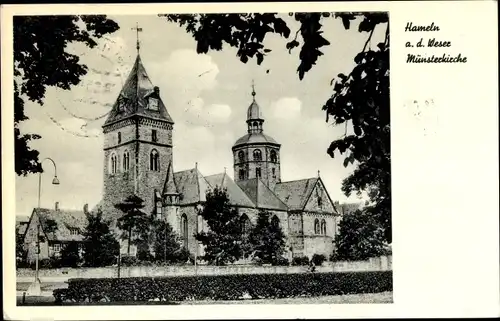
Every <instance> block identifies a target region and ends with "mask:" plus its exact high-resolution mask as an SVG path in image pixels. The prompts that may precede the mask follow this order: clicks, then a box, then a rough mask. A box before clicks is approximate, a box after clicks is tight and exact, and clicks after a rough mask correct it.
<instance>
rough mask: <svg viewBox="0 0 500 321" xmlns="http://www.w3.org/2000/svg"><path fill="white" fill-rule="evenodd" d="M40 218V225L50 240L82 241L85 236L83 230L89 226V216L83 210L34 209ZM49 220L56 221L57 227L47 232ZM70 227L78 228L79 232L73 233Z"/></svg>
mask: <svg viewBox="0 0 500 321" xmlns="http://www.w3.org/2000/svg"><path fill="white" fill-rule="evenodd" d="M34 212H35V213H36V215H37V216H38V217H39V219H40V225H41V228H42V230H43V231H44V232H46V235H47V238H48V239H49V240H50V241H55V240H57V241H81V240H83V236H82V235H81V234H80V233H81V231H83V230H84V229H85V227H86V226H87V216H86V215H85V213H84V212H83V211H74V210H63V209H60V210H54V209H47V208H36V209H35V210H34ZM49 221H54V222H55V223H56V224H57V228H56V229H55V230H54V231H53V232H50V233H47V226H48V224H49ZM70 229H78V230H79V234H77V235H71V231H70Z"/></svg>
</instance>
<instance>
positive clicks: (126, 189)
mask: <svg viewBox="0 0 500 321" xmlns="http://www.w3.org/2000/svg"><path fill="white" fill-rule="evenodd" d="M242 121H243V120H242ZM245 121H246V123H247V128H248V130H247V133H246V134H245V135H243V136H242V137H241V138H239V139H238V140H237V141H236V142H235V143H234V145H233V147H232V152H233V162H234V166H233V173H234V179H233V178H231V177H230V176H229V175H228V174H227V173H226V172H225V171H224V172H223V173H219V174H214V175H203V174H202V173H201V172H200V171H199V170H198V168H197V166H195V167H194V168H192V169H189V170H184V171H180V172H175V171H174V167H173V152H172V147H173V144H174V141H173V137H172V131H173V128H174V121H173V120H172V118H171V116H170V114H169V113H168V111H167V108H166V107H165V105H164V103H163V101H162V99H161V95H160V89H159V88H158V87H156V86H154V85H153V84H152V82H151V81H150V79H149V77H148V75H147V73H146V70H145V68H144V66H143V64H142V61H141V57H140V55H139V54H138V55H137V58H136V60H135V63H134V66H133V68H132V70H131V72H130V75H129V76H128V78H127V80H126V82H125V85H124V87H123V88H122V91H121V92H120V95H119V97H118V99H117V100H116V102H115V104H114V105H113V108H112V110H111V112H110V113H109V115H108V118H107V119H106V121H105V123H104V125H103V133H104V146H103V149H104V160H103V170H104V182H103V186H104V188H103V198H102V200H101V201H100V202H99V204H98V205H97V206H96V207H95V208H94V209H93V210H92V212H95V211H97V210H101V211H102V213H103V216H104V217H105V218H106V219H109V220H110V221H111V222H112V228H113V229H114V230H115V232H116V233H117V237H118V234H119V233H120V231H119V230H118V229H117V228H116V220H117V219H118V218H119V217H120V216H121V215H123V213H121V212H120V211H119V210H117V209H116V208H115V207H114V205H115V204H117V203H119V202H121V201H123V200H124V199H125V198H126V197H127V196H130V195H131V194H134V193H135V194H136V195H137V196H139V197H140V198H142V199H143V200H144V204H145V207H144V209H143V210H144V212H145V213H147V214H149V215H156V216H157V217H159V218H162V219H164V220H166V221H167V222H169V223H170V225H171V226H172V228H173V230H174V231H175V232H177V233H178V234H179V235H180V236H181V239H182V243H183V246H184V247H186V248H187V249H189V251H190V252H191V253H193V254H197V255H199V256H201V255H203V247H202V246H201V244H199V243H198V242H197V241H196V239H195V234H196V233H197V232H200V231H203V230H206V229H207V225H206V222H204V220H203V219H202V218H201V216H200V215H199V213H200V212H201V209H202V207H203V204H204V202H205V195H206V193H207V192H208V191H209V190H211V189H213V188H215V187H222V188H226V189H227V192H228V196H229V200H230V202H231V204H232V206H234V207H235V208H237V209H238V213H239V215H240V216H241V221H242V233H247V232H249V231H250V229H251V227H252V225H255V223H256V221H257V217H258V213H259V211H261V210H266V211H269V212H270V214H271V215H270V217H271V220H273V222H274V223H276V224H279V225H280V226H281V228H282V230H283V232H284V234H285V236H286V256H288V257H289V258H292V257H297V256H308V257H312V255H314V254H323V255H325V256H326V257H327V258H328V257H329V256H330V254H331V253H332V252H333V247H334V239H335V235H336V233H337V226H338V221H339V219H340V215H339V211H338V210H337V206H336V204H334V202H333V201H332V200H331V198H330V196H329V194H328V191H327V190H326V188H325V185H324V184H323V181H322V179H321V177H320V175H319V172H318V175H317V176H316V177H310V178H305V179H301V180H295V181H283V180H282V177H281V162H282V159H281V156H280V148H281V145H280V144H279V143H278V142H277V141H276V140H274V139H273V138H272V137H270V136H269V135H267V134H265V133H264V122H265V120H264V117H263V115H262V113H261V110H260V106H259V105H258V103H257V101H256V93H255V90H252V101H251V103H250V105H249V107H248V110H247V119H246V120H245ZM178 143H183V142H178ZM195 161H196V160H193V163H194V162H195ZM47 213H48V214H47ZM59 213H60V210H59V211H56V210H54V211H52V210H49V211H47V210H46V209H35V210H34V212H33V214H32V217H31V219H30V223H29V227H28V228H27V234H26V237H27V239H26V240H25V242H29V240H31V239H32V238H33V235H32V234H33V233H36V228H35V226H37V224H35V222H36V220H38V219H40V217H46V216H47V215H49V216H51V217H52V216H54V217H57V215H58V214H59ZM58 217H59V220H62V219H66V218H67V219H68V220H70V221H72V222H74V223H73V224H74V225H78V226H77V227H75V231H79V230H81V229H82V226H84V223H85V217H86V216H85V213H84V212H81V213H80V212H79V213H67V215H59V216H58ZM42 219H43V218H42ZM31 221H32V222H31ZM76 222H77V223H76ZM70 225H71V224H70ZM41 226H42V229H43V222H42V224H41ZM67 226H69V225H67V224H65V223H64V222H62V221H61V227H60V228H61V229H62V230H64V229H65V228H66V229H67ZM58 228H59V224H58ZM64 233H66V234H67V233H69V234H70V235H67V237H66V236H64V235H66V234H64V235H59V234H60V233H59V234H57V233H56V234H57V235H59V236H58V237H53V240H57V239H58V238H59V239H60V240H61V242H64V240H65V237H66V238H67V239H68V240H69V239H74V240H80V239H79V237H80V238H81V235H79V236H77V235H73V236H72V235H71V233H72V232H71V231H69V232H67V231H64ZM56 234H54V235H56ZM28 239H29V240H28ZM58 242H59V241H58ZM125 243H126V242H125V241H124V242H122V252H123V253H125V252H126V248H127V245H126V244H125ZM54 244H55V243H54ZM42 251H43V252H44V253H45V252H46V253H47V256H50V253H49V252H50V244H47V249H46V250H45V249H44V250H42ZM31 256H32V255H31Z"/></svg>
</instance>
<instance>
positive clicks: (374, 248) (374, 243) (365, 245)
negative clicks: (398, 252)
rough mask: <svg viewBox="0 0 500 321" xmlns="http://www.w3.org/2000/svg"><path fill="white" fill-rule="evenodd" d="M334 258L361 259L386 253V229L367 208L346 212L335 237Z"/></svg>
mask: <svg viewBox="0 0 500 321" xmlns="http://www.w3.org/2000/svg"><path fill="white" fill-rule="evenodd" d="M335 244H336V250H335V252H334V255H333V257H334V259H336V260H341V261H360V260H366V259H368V258H371V257H377V256H380V255H383V254H385V249H386V244H385V242H384V230H383V228H382V227H381V226H380V224H378V222H377V219H376V217H375V216H373V215H372V214H371V213H369V212H368V211H366V210H364V209H363V210H356V211H353V212H347V213H346V214H344V216H343V218H342V220H341V221H340V224H339V233H338V234H337V236H336V237H335Z"/></svg>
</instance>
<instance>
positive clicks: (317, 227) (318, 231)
mask: <svg viewBox="0 0 500 321" xmlns="http://www.w3.org/2000/svg"><path fill="white" fill-rule="evenodd" d="M319 233H320V229H319V220H318V219H315V220H314V234H319Z"/></svg>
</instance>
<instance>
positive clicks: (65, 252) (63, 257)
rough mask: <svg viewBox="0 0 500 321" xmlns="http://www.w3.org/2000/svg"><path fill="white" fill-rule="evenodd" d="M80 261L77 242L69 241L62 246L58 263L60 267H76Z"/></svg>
mask: <svg viewBox="0 0 500 321" xmlns="http://www.w3.org/2000/svg"><path fill="white" fill-rule="evenodd" d="M81 263H82V257H81V256H80V249H79V246H78V242H69V243H68V244H66V245H65V246H63V247H62V249H61V253H60V257H59V265H60V266H61V267H78V266H80V264H81Z"/></svg>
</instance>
